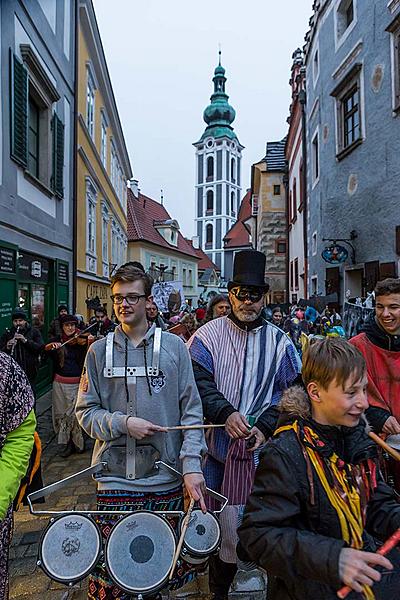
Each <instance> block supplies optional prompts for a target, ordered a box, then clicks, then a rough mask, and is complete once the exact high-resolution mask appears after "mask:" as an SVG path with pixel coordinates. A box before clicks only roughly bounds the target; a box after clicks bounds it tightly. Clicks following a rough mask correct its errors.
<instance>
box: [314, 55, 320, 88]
mask: <svg viewBox="0 0 400 600" xmlns="http://www.w3.org/2000/svg"><path fill="white" fill-rule="evenodd" d="M312 70H313V84H314V86H315V84H316V82H317V79H318V75H319V49H318V48H317V49H316V50H315V52H314V57H313V62H312Z"/></svg>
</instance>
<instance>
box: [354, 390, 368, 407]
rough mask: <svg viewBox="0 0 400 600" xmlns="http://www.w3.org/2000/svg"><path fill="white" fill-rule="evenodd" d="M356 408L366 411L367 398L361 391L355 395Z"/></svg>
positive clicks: (364, 392)
mask: <svg viewBox="0 0 400 600" xmlns="http://www.w3.org/2000/svg"><path fill="white" fill-rule="evenodd" d="M356 406H357V408H359V409H360V410H363V411H364V410H367V408H368V406H369V404H368V397H367V392H366V391H364V390H361V391H360V392H359V393H358V395H357V400H356Z"/></svg>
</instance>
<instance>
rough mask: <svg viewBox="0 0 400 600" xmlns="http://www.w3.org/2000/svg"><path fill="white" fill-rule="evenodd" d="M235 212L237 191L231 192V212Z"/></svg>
mask: <svg viewBox="0 0 400 600" xmlns="http://www.w3.org/2000/svg"><path fill="white" fill-rule="evenodd" d="M234 212H235V192H231V213H234Z"/></svg>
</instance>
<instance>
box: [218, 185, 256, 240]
mask: <svg viewBox="0 0 400 600" xmlns="http://www.w3.org/2000/svg"><path fill="white" fill-rule="evenodd" d="M250 217H251V191H250V190H249V191H248V192H247V193H246V195H245V196H244V198H243V200H242V202H241V204H240V208H239V214H238V220H237V221H236V223H235V224H234V225H233V226H232V227H231V228H230V229H229V231H227V232H226V235H225V237H224V248H226V249H229V248H243V247H250V246H251V243H250V233H249V230H248V229H247V227H246V225H245V224H244V221H246V220H247V219H249V218H250Z"/></svg>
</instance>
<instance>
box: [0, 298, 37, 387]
mask: <svg viewBox="0 0 400 600" xmlns="http://www.w3.org/2000/svg"><path fill="white" fill-rule="evenodd" d="M11 319H12V327H11V329H6V331H5V332H4V333H3V335H2V336H1V338H0V350H2V351H3V352H6V353H7V354H10V355H11V356H12V357H13V358H14V359H15V360H16V361H17V363H18V364H19V366H20V367H21V369H22V370H23V371H24V372H25V374H26V376H27V378H28V381H29V383H30V384H31V387H32V389H33V390H34V384H35V379H36V376H37V373H38V370H39V355H40V353H41V351H42V349H43V347H44V343H43V339H42V336H41V333H40V331H39V329H36V327H31V325H29V323H28V316H27V314H26V312H25V311H24V309H23V308H16V309H15V310H14V311H13V313H12V315H11Z"/></svg>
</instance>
